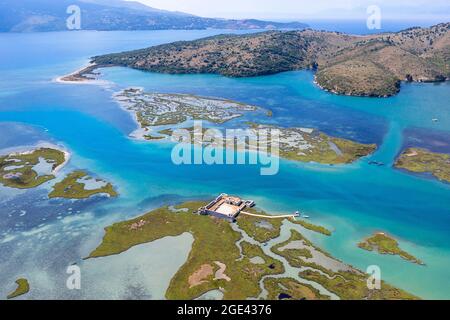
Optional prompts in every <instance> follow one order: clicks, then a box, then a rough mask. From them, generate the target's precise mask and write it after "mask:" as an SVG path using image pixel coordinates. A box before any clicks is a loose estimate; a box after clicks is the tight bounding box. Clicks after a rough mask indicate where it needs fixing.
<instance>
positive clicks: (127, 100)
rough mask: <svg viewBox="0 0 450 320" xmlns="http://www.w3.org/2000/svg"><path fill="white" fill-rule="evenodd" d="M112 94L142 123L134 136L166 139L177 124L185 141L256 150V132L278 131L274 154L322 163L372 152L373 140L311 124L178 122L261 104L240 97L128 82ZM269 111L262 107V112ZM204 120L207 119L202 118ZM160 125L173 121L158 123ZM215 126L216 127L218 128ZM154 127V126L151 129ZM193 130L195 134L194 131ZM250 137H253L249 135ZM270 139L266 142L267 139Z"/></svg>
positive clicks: (236, 114)
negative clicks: (231, 127)
mask: <svg viewBox="0 0 450 320" xmlns="http://www.w3.org/2000/svg"><path fill="white" fill-rule="evenodd" d="M115 98H116V100H117V101H118V102H119V104H121V105H122V107H123V108H125V109H126V110H127V111H129V112H131V113H132V114H133V115H134V116H135V118H136V120H137V122H138V123H139V126H140V127H141V129H140V130H138V131H139V134H137V136H138V137H142V138H143V139H145V140H149V141H155V140H162V139H168V138H170V137H171V136H172V134H173V133H174V132H175V130H176V129H186V130H187V131H188V132H189V133H190V142H191V143H192V144H194V143H199V142H197V141H201V144H202V145H203V146H204V147H207V146H209V145H214V146H223V147H226V146H227V145H228V144H229V143H230V142H234V139H237V140H239V141H241V142H242V146H241V148H244V149H245V150H250V151H266V150H260V149H259V148H260V144H259V143H258V144H256V142H259V141H260V139H263V138H262V137H260V135H259V133H260V132H264V131H265V132H271V131H272V130H277V131H278V132H279V143H278V145H279V156H280V157H282V158H285V159H288V160H293V161H300V162H316V163H322V164H346V163H351V162H354V161H356V160H358V159H360V158H361V157H364V156H367V155H369V154H371V153H373V152H374V151H375V150H376V148H377V145H376V144H362V143H358V142H355V141H351V140H348V139H342V138H336V137H331V136H328V135H326V134H325V133H323V132H320V131H318V130H316V129H311V128H283V127H279V126H269V125H263V124H257V123H254V122H246V124H245V125H246V126H247V127H244V128H239V129H241V130H235V132H234V135H235V136H233V137H229V136H226V135H223V134H222V133H221V131H220V128H217V127H214V128H210V129H214V131H212V130H211V132H208V131H210V130H208V128H207V127H206V126H205V127H202V128H201V130H202V131H201V134H199V133H197V132H196V131H194V129H195V128H194V127H192V126H191V127H188V128H180V127H179V126H180V125H182V124H184V123H186V122H187V121H188V120H205V121H207V122H208V123H212V124H214V125H221V124H224V123H226V122H228V121H231V120H233V119H236V118H240V117H242V116H243V115H245V114H246V113H250V112H257V111H261V110H263V111H264V109H262V108H259V107H255V106H250V105H246V104H243V103H240V102H235V101H230V100H225V99H218V98H205V97H199V96H194V95H186V94H161V93H147V92H144V91H143V90H142V89H138V88H129V89H125V90H123V91H121V92H119V93H118V94H116V95H115ZM268 114H269V112H267V111H265V113H263V115H264V116H268ZM207 125H208V124H207ZM161 126H172V127H169V128H167V127H166V128H161ZM217 129H219V130H217ZM153 131H155V132H153ZM194 135H195V137H194ZM200 135H201V136H200ZM250 137H254V139H250ZM268 144H270V142H269V143H268Z"/></svg>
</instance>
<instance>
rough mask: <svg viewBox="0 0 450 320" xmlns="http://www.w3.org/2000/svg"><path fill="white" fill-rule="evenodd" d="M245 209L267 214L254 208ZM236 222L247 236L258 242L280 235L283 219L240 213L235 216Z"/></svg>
mask: <svg viewBox="0 0 450 320" xmlns="http://www.w3.org/2000/svg"><path fill="white" fill-rule="evenodd" d="M246 211H248V212H249V213H255V214H259V215H263V216H264V215H267V214H266V213H265V212H263V211H260V210H256V209H255V208H248V209H246ZM236 223H237V225H238V226H239V228H241V229H242V230H243V231H245V233H247V234H248V236H249V237H251V238H253V239H254V240H256V241H258V242H260V243H264V242H267V241H269V240H272V239H275V238H278V237H279V236H280V232H281V225H282V224H283V219H269V218H267V219H265V218H262V217H255V216H249V215H244V214H241V215H239V217H238V218H237V221H236Z"/></svg>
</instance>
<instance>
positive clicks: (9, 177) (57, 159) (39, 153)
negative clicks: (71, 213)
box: [0, 148, 67, 189]
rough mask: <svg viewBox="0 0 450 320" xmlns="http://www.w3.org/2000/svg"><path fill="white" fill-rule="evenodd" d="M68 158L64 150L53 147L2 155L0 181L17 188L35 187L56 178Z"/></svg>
mask: <svg viewBox="0 0 450 320" xmlns="http://www.w3.org/2000/svg"><path fill="white" fill-rule="evenodd" d="M66 160H67V159H66V155H65V153H64V152H63V151H60V150H56V149H52V148H39V149H36V150H32V151H27V152H17V153H11V154H9V155H6V156H0V183H1V184H3V185H4V186H6V187H11V188H17V189H31V188H35V187H37V186H39V185H41V184H43V183H45V182H47V181H50V180H52V179H54V178H55V175H54V173H55V172H56V170H58V169H59V167H60V166H61V165H63V164H64V163H65V161H66Z"/></svg>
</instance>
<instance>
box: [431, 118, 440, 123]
mask: <svg viewBox="0 0 450 320" xmlns="http://www.w3.org/2000/svg"><path fill="white" fill-rule="evenodd" d="M431 121H433V122H438V121H439V119H437V118H434V119H431Z"/></svg>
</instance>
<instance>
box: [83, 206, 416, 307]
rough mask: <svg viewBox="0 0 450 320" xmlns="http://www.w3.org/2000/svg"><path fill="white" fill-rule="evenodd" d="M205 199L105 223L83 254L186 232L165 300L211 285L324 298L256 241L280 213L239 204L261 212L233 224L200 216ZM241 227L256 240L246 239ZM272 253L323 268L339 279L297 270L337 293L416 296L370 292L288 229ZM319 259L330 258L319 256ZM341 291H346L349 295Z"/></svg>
mask: <svg viewBox="0 0 450 320" xmlns="http://www.w3.org/2000/svg"><path fill="white" fill-rule="evenodd" d="M218 199H219V200H220V198H218ZM206 204H207V203H206V202H187V203H183V204H180V205H177V206H174V207H172V206H167V207H161V208H158V209H155V210H153V211H151V212H149V213H147V214H144V215H142V216H140V217H137V218H135V219H131V220H128V221H123V222H118V223H115V224H113V225H111V226H109V227H106V228H105V235H104V237H103V240H102V242H101V243H100V245H99V246H98V247H97V248H96V249H95V250H94V251H92V252H91V253H90V255H89V256H88V257H87V258H86V259H93V258H98V257H106V256H111V255H117V254H120V253H122V252H124V251H126V250H128V249H130V248H132V247H133V246H136V245H139V244H143V243H148V242H153V241H156V240H158V239H162V238H164V237H168V236H179V235H181V234H183V233H186V232H188V233H190V234H191V235H192V236H193V238H194V242H193V244H192V248H191V251H190V252H189V256H188V259H187V261H186V262H185V263H184V264H183V265H182V266H181V267H180V269H179V270H178V271H177V272H176V274H175V275H174V276H173V278H172V279H171V281H170V284H169V287H168V289H167V291H166V294H165V296H166V298H167V299H171V300H179V299H195V298H198V297H200V296H202V295H203V294H205V293H207V292H209V291H211V290H220V291H221V292H223V299H237V300H241V299H248V298H260V299H261V298H267V299H329V296H327V295H323V294H320V293H319V291H318V289H316V288H314V287H313V286H310V285H305V284H303V283H300V282H298V281H297V280H295V279H290V278H286V277H283V274H284V272H285V269H284V266H283V263H282V262H281V261H279V260H277V259H275V258H273V257H272V256H268V255H267V254H266V253H265V252H264V251H263V249H262V246H263V243H265V242H267V241H268V240H270V239H275V238H277V237H279V235H280V228H281V224H282V223H281V222H282V221H283V219H284V218H279V219H274V218H265V217H264V212H262V211H261V210H257V209H246V210H247V211H252V210H253V211H252V212H251V213H250V214H253V213H255V214H258V215H261V217H255V216H250V215H248V213H241V215H239V216H238V217H237V219H236V226H235V227H233V222H232V221H230V220H227V219H224V218H220V217H217V216H214V215H204V214H203V213H202V210H203V208H205V205H206ZM236 227H237V228H236ZM292 227H295V225H292ZM261 229H262V230H261ZM243 232H245V233H247V234H248V235H249V236H250V237H252V238H253V239H254V240H256V242H257V243H256V244H255V243H249V242H248V241H245V240H244V238H243ZM299 239H300V240H301V241H304V243H305V245H306V247H307V248H308V249H307V250H300V251H299V250H297V249H298V248H295V247H294V248H291V247H289V246H291V245H292V244H291V242H295V241H297V240H299ZM294 244H295V245H296V243H294ZM306 247H305V248H306ZM291 249H294V251H291ZM271 251H272V252H273V253H275V254H277V255H279V256H282V257H285V258H286V259H287V260H288V261H289V263H290V264H293V265H300V266H302V267H303V266H306V265H308V266H310V268H311V270H312V271H323V270H324V272H325V274H326V275H331V277H332V279H334V278H335V276H336V277H338V278H339V279H343V281H340V282H336V283H335V282H331V283H327V282H326V280H327V279H328V277H325V279H322V278H321V275H322V273H319V275H318V276H316V275H315V274H312V275H309V274H308V275H306V276H305V277H303V276H302V278H305V279H310V278H313V276H314V277H317V281H314V282H316V283H318V284H322V285H324V287H325V288H326V289H327V290H329V291H330V292H333V293H336V294H339V297H341V298H344V299H352V298H354V299H365V298H376V299H388V298H399V299H413V298H415V297H414V296H412V295H410V294H407V293H406V292H404V291H402V290H399V289H396V288H394V287H392V286H390V285H387V284H383V289H382V290H381V291H380V293H371V292H370V290H368V289H367V288H366V287H365V286H364V285H365V281H366V276H367V275H364V274H363V273H362V272H360V271H357V270H355V269H353V268H351V267H350V266H347V265H345V264H344V263H342V262H340V261H337V260H335V259H333V258H332V257H331V256H329V255H328V254H326V253H324V252H323V251H321V250H320V249H318V248H316V247H315V246H314V245H313V244H312V243H311V242H309V241H308V240H307V239H306V238H304V237H303V236H302V235H301V234H300V233H298V232H296V231H294V230H292V236H291V239H289V240H288V241H286V242H283V243H281V244H278V245H276V246H275V247H274V248H272V249H271ZM294 253H295V254H299V255H301V256H302V257H305V256H307V257H309V258H310V259H312V260H313V261H309V262H308V261H307V262H305V263H298V262H293V261H294V260H293V255H294ZM320 254H321V255H320ZM323 257H326V258H327V259H329V260H330V261H332V262H331V263H330V262H329V261H324V258H323ZM314 259H316V260H314ZM327 268H328V269H327ZM330 268H331V269H330ZM336 269H337V270H336ZM300 271H302V270H300ZM274 276H279V277H280V278H278V277H274ZM343 287H344V289H342V288H343ZM263 288H265V289H266V290H267V297H263V296H262V293H263V291H262V289H263ZM355 288H356V289H355ZM364 288H366V289H364ZM345 289H349V290H350V291H349V292H350V293H349V292H347V291H346V290H345ZM341 290H342V292H341Z"/></svg>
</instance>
